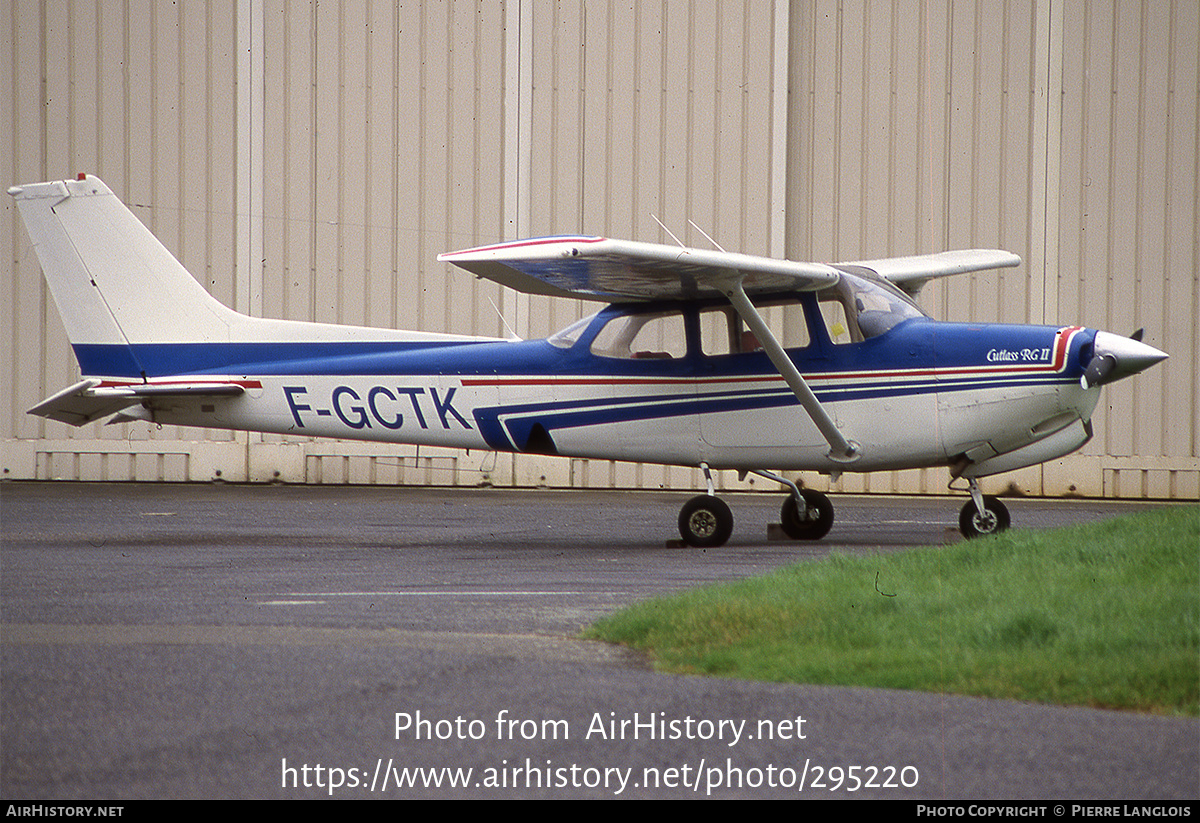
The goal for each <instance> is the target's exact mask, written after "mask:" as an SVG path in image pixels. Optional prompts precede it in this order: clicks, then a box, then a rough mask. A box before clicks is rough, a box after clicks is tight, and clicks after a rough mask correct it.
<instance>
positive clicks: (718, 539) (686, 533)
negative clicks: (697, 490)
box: [679, 494, 733, 548]
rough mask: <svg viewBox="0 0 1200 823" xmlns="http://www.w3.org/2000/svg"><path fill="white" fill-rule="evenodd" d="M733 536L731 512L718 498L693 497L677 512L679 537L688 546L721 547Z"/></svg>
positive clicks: (705, 495) (704, 495)
mask: <svg viewBox="0 0 1200 823" xmlns="http://www.w3.org/2000/svg"><path fill="white" fill-rule="evenodd" d="M731 534H733V512H731V511H730V510H729V506H727V505H725V502H724V501H723V500H721V499H719V498H716V497H712V496H711V495H707V494H702V495H700V496H699V497H693V498H692V499H691V500H689V501H688V502H687V503H684V504H683V508H682V509H681V510H680V512H679V535H680V537H682V538H683V542H684V543H687V544H688V545H689V546H696V547H698V548H709V547H713V546H722V545H724V544H725V541H726V540H728V539H729V535H731Z"/></svg>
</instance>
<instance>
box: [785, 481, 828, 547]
mask: <svg viewBox="0 0 1200 823" xmlns="http://www.w3.org/2000/svg"><path fill="white" fill-rule="evenodd" d="M800 494H801V495H802V496H803V497H804V511H800V507H799V506H797V505H796V498H795V496H794V495H790V494H789V495H788V496H787V499H786V500H784V501H783V508H782V509H780V510H779V519H780V521H782V525H783V532H784V534H786V535H787V536H788V537H790V538H792V539H793V540H820V539H821V538H822V537H824V536H825V535H827V534H829V530H830V529H831V528H833V504H832V503H830V502H829V498H828V497H827V496H826V495H824V494H822V493H821V492H818V491H813V490H812V489H801V490H800Z"/></svg>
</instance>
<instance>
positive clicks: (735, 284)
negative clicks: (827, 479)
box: [721, 277, 861, 463]
mask: <svg viewBox="0 0 1200 823" xmlns="http://www.w3.org/2000/svg"><path fill="white" fill-rule="evenodd" d="M721 290H722V291H724V292H725V295H726V296H727V297H728V298H729V302H730V303H732V304H733V307H734V308H735V309H737V313H738V314H739V315H741V318H742V321H743V322H745V324H746V325H747V326H749V327H750V331H752V332H754V335H755V336H756V337H757V338H758V342H759V345H761V346H762V347H763V351H764V352H766V355H767V357H769V358H770V359H771V362H772V363H773V364H775V368H777V369H779V374H780V375H781V376H782V377H783V379H784V382H786V383H787V384H788V386H789V387H790V388H791V390H792V392H793V393H794V394H795V395H796V399H797V400H799V401H800V405H801V406H803V407H804V410H805V411H806V412H808V416H809V417H811V418H812V421H813V423H815V424H816V425H817V429H818V430H819V431H820V432H821V435H822V436H823V437H824V438H825V440H826V441H827V442H828V443H829V455H828V456H829V459H830V460H833V461H835V462H838V463H851V462H853V461H855V460H857V459H858V458H859V457H860V456H861V452H860V450H859V445H858V444H857V443H855V442H854V441H853V440H847V439H846V437H845V436H844V435H843V434H842V433H841V431H840V430H839V429H838V427H837V424H836V423H835V422H833V418H832V417H830V416H829V413H828V412H827V411H825V407H824V406H822V405H821V401H820V400H818V399H817V396H816V395H815V394H813V392H812V389H810V388H809V387H808V383H807V382H806V381H805V380H804V376H803V375H801V374H800V371H799V369H797V368H796V364H795V363H793V362H792V359H791V358H790V357H788V356H787V353H786V352H785V351H784V350H783V346H781V345H780V344H779V341H778V340H776V339H775V335H774V334H772V333H771V330H770V328H768V327H767V324H766V323H765V322H763V319H762V315H760V314H759V313H758V309H756V308H754V304H753V303H751V302H750V298H749V297H747V296H746V290H745V289H743V288H742V278H741V277H737V278H736V279H731V280H729V281H727V282H726V283H725V284H723V286H722V289H721Z"/></svg>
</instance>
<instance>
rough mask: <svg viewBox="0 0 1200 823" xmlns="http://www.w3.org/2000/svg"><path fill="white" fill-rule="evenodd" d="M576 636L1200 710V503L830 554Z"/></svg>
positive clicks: (805, 674)
mask: <svg viewBox="0 0 1200 823" xmlns="http://www.w3.org/2000/svg"><path fill="white" fill-rule="evenodd" d="M586 636H587V637H590V638H594V639H600V640H607V641H611V642H614V643H623V644H626V645H629V646H632V647H635V648H638V649H641V650H644V651H645V652H647V653H648V654H649V655H650V656H651V658H652V660H653V661H654V663H655V665H656V666H657V667H659V668H660V669H662V670H665V671H671V672H681V673H699V674H708V675H714V676H720V677H735V678H744V679H753V680H767V681H777V682H789V683H821V684H835V685H847V686H871V687H880V688H891V689H914V690H921V691H931V692H950V693H956V694H967V695H978V696H985V697H999V698H1011V699H1016V700H1027V701H1035V702H1043V703H1056V704H1071V705H1084V706H1096V707H1105V708H1120V709H1130V710H1136V711H1142V712H1155V713H1168V714H1184V715H1197V714H1200V706H1198V703H1200V507H1191V506H1187V507H1164V508H1162V509H1156V510H1153V511H1149V512H1145V513H1141V514H1135V515H1129V516H1126V517H1120V518H1117V519H1114V520H1111V521H1107V522H1104V523H1099V524H1092V525H1086V526H1075V527H1069V528H1063V529H1056V530H1051V531H1018V530H1014V531H1010V532H1007V533H1005V534H1003V535H1000V536H998V537H993V538H985V539H979V540H974V541H970V542H963V543H959V544H956V545H954V546H950V547H945V548H929V549H918V550H913V551H907V552H900V553H894V554H883V555H878V556H846V555H833V556H831V557H829V558H828V559H826V560H824V561H821V562H816V563H812V562H806V563H801V564H798V565H795V566H790V567H787V568H784V569H781V570H780V571H778V572H776V573H775V574H772V575H769V576H767V577H763V578H755V579H751V580H744V581H740V582H736V583H730V584H726V585H719V586H710V587H706V588H702V589H696V590H692V591H688V592H684V593H681V594H678V595H675V596H672V597H664V598H660V599H657V600H652V601H649V602H646V603H642V604H639V605H636V606H633V607H632V608H629V609H627V610H625V611H623V612H620V613H618V614H616V615H613V616H611V617H609V618H606V619H604V620H602V621H600V622H598V623H597V624H595V625H594V626H593V627H591V628H590V629H589V630H588V631H587V633H586Z"/></svg>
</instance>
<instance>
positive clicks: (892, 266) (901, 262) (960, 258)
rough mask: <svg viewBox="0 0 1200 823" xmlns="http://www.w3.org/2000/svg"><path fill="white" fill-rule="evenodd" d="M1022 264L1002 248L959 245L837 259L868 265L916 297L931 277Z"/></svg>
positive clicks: (844, 265)
mask: <svg viewBox="0 0 1200 823" xmlns="http://www.w3.org/2000/svg"><path fill="white" fill-rule="evenodd" d="M1019 265H1021V258H1020V257H1019V256H1017V255H1015V254H1013V253H1012V252H1010V251H1003V250H1001V249H962V250H960V251H943V252H938V253H936V254H918V255H914V256H912V257H889V258H886V259H883V260H860V261H857V262H854V263H839V264H838V267H839V268H851V267H853V268H861V269H870V270H871V271H873V272H875V273H876V274H878V275H879V276H880V277H883V278H886V279H887V280H890V281H891V282H892V283H894V284H896V286H897V287H899V288H900V289H903V290H904V291H905V292H907V293H908V294H909V295H911V296H913V297H916V296H917V294H918V293H919V292H920V291H921V288H922V287H923V286H924V285H925V284H926V283H928V282H929V281H930V280H935V279H937V278H939V277H949V276H950V275H952V274H965V273H966V272H972V271H987V270H988V269H1005V268H1011V267H1012V266H1019Z"/></svg>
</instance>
